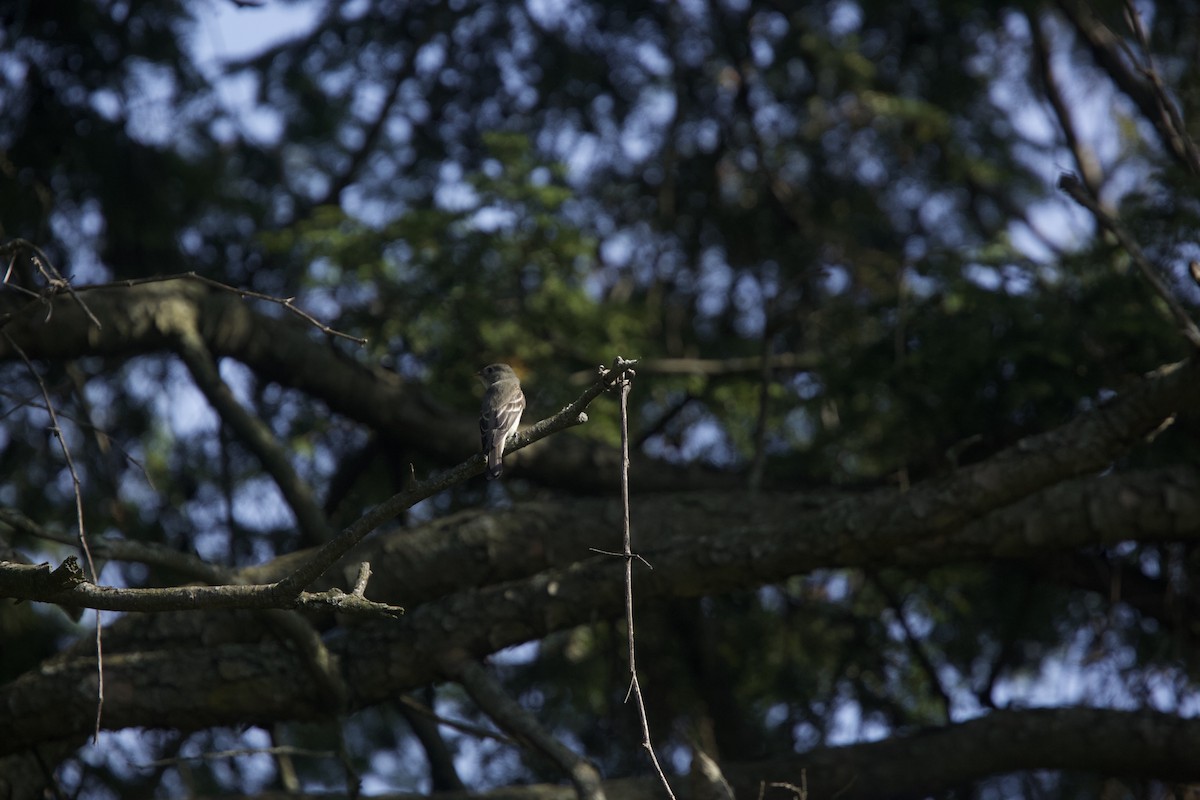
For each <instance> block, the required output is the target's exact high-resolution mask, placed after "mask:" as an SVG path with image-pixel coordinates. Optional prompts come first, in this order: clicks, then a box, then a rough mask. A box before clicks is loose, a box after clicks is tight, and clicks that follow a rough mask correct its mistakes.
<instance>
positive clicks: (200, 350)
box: [178, 331, 333, 545]
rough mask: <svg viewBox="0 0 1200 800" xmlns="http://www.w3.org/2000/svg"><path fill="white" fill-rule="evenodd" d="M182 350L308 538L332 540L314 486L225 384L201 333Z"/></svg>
mask: <svg viewBox="0 0 1200 800" xmlns="http://www.w3.org/2000/svg"><path fill="white" fill-rule="evenodd" d="M178 350H179V356H180V358H182V359H183V363H184V364H186V365H187V368H188V370H189V371H190V372H191V374H192V378H193V379H194V380H195V381H196V385H197V386H198V387H199V389H200V391H201V392H203V394H204V396H205V397H206V398H208V402H210V403H211V404H212V405H213V408H215V409H216V411H217V413H218V414H220V415H221V418H222V419H223V420H225V422H226V423H227V424H228V425H229V427H230V428H232V429H233V431H234V432H235V433H236V434H237V435H238V437H239V438H241V440H242V441H243V442H244V443H245V444H246V446H247V447H249V448H250V451H251V452H252V453H254V455H255V456H257V457H258V460H259V463H260V464H262V465H263V468H264V469H265V470H266V471H267V472H268V473H269V474H270V476H271V478H272V479H274V481H275V485H276V486H278V487H279V491H280V492H281V493H282V494H283V498H284V500H286V501H287V504H288V506H289V507H291V509H292V513H293V514H295V516H296V524H297V525H298V526H299V528H300V532H301V534H302V535H303V537H304V539H305V541H307V542H308V543H310V544H314V545H315V544H321V543H322V542H327V541H329V540H330V539H331V538H332V537H333V531H332V530H331V529H330V527H329V525H328V524H327V523H326V521H325V514H324V512H323V511H322V510H321V507H320V505H319V504H318V503H317V500H316V498H315V497H314V495H313V492H312V489H310V488H309V486H308V484H307V483H305V482H304V481H303V480H301V479H300V476H299V475H297V474H296V471H295V470H294V469H292V463H291V461H290V460H289V458H288V453H287V452H286V451H285V450H284V449H283V447H281V446H280V445H279V442H277V441H276V440H275V436H274V435H273V434H272V433H271V431H270V429H268V428H267V426H266V425H265V424H264V423H263V421H262V420H260V419H258V418H257V417H255V416H254V415H253V414H251V413H250V412H249V411H247V410H246V409H244V408H243V407H242V404H241V403H239V402H238V401H237V398H236V397H234V396H233V392H231V391H230V390H229V387H228V386H226V385H225V381H223V380H221V374H220V372H219V371H218V370H217V365H216V362H214V361H213V358H212V355H211V354H210V353H209V352H208V348H207V347H205V345H204V341H203V340H202V339H201V338H200V335H199V333H197V332H195V331H184V332H183V333H182V335H181V336H180V337H179V345H178Z"/></svg>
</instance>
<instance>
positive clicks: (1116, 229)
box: [1058, 173, 1200, 349]
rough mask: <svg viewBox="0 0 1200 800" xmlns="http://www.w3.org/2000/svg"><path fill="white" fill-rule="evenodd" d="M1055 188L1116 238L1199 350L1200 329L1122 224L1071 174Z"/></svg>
mask: <svg viewBox="0 0 1200 800" xmlns="http://www.w3.org/2000/svg"><path fill="white" fill-rule="evenodd" d="M1058 188H1059V189H1061V190H1062V191H1063V192H1065V193H1066V194H1067V195H1068V196H1069V197H1070V198H1071V199H1072V200H1074V201H1075V202H1076V203H1079V204H1080V205H1081V206H1083V207H1084V208H1086V209H1087V210H1088V211H1090V212H1092V215H1093V216H1094V217H1095V218H1096V221H1097V222H1099V223H1100V224H1101V225H1103V226H1104V227H1105V228H1108V230H1109V231H1111V232H1112V234H1113V236H1115V237H1116V238H1117V241H1118V242H1119V243H1120V245H1121V247H1123V248H1124V249H1125V252H1127V253H1128V254H1129V257H1130V258H1131V259H1133V263H1135V264H1137V267H1138V269H1139V270H1140V271H1141V273H1142V275H1143V276H1144V277H1145V278H1146V280H1147V281H1149V282H1150V285H1151V286H1152V287H1153V288H1154V291H1155V292H1156V293H1157V294H1158V296H1159V297H1160V298H1162V301H1163V302H1164V303H1166V304H1167V308H1168V309H1169V310H1170V312H1171V316H1172V317H1174V318H1175V324H1176V325H1178V326H1179V330H1180V332H1181V333H1182V334H1183V336H1184V338H1186V339H1187V340H1188V341H1189V342H1190V343H1191V344H1192V346H1193V347H1195V348H1197V349H1200V328H1197V327H1196V323H1195V322H1194V321H1193V320H1192V318H1191V317H1190V316H1188V313H1187V310H1186V309H1184V307H1183V306H1182V305H1181V304H1180V302H1179V300H1178V299H1176V297H1175V295H1174V293H1172V292H1171V290H1170V288H1168V287H1167V285H1166V284H1165V283H1163V282H1162V280H1161V279H1160V278H1159V277H1158V275H1157V274H1156V273H1155V271H1154V267H1153V266H1152V265H1151V264H1150V260H1149V259H1148V258H1146V254H1145V253H1144V252H1142V248H1141V247H1140V246H1139V245H1138V243H1137V240H1135V239H1134V238H1133V235H1132V234H1131V233H1129V231H1127V230H1126V229H1125V226H1124V225H1122V224H1121V221H1120V220H1119V219H1118V218H1117V217H1115V216H1113V215H1111V214H1109V213H1108V212H1107V211H1105V210H1104V209H1103V208H1101V206H1100V204H1099V203H1098V202H1096V200H1095V198H1093V197H1092V196H1091V194H1089V193H1088V191H1087V189H1085V188H1084V186H1083V184H1082V183H1081V182H1080V180H1079V178H1077V177H1076V176H1075V175H1072V174H1071V173H1063V174H1062V175H1061V176H1059V179H1058Z"/></svg>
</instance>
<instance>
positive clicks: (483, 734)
mask: <svg viewBox="0 0 1200 800" xmlns="http://www.w3.org/2000/svg"><path fill="white" fill-rule="evenodd" d="M399 702H400V704H401V705H403V706H404V707H405V708H408V709H409V710H411V711H413V712H415V713H417V714H420V715H421V716H423V717H428V718H429V719H431V720H433V721H434V722H436V723H437V724H438V725H444V726H446V727H447V728H452V729H454V730H456V731H458V732H459V733H465V734H467V735H468V736H474V737H475V738H477V739H491V740H493V741H496V742H499V743H500V744H505V745H510V746H512V745H516V744H517V740H516V739H513V738H512V737H511V736H506V735H505V734H503V733H498V732H497V731H493V730H490V729H488V728H482V727H480V726H478V725H472V724H471V723H469V722H462V721H461V720H457V719H450V718H449V717H443V716H442V715H440V714H438V713H437V712H436V711H434V710H433V709H432V708H430V707H429V706H427V705H425V704H424V703H420V702H418V701H416V700H414V699H413V698H411V697H409V696H408V695H401V696H400V701H399Z"/></svg>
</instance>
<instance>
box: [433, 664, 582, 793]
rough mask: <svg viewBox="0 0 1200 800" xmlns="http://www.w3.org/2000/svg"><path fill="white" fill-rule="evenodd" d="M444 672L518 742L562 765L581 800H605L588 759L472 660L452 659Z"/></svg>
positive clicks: (445, 665) (560, 766)
mask: <svg viewBox="0 0 1200 800" xmlns="http://www.w3.org/2000/svg"><path fill="white" fill-rule="evenodd" d="M443 666H444V668H445V670H446V672H447V674H448V675H450V677H452V678H453V679H454V680H456V681H458V682H459V683H460V684H462V686H463V688H464V689H466V690H467V692H468V694H470V695H471V699H473V700H474V701H475V702H476V703H477V704H478V705H479V707H480V708H481V709H483V710H484V712H485V713H487V715H488V716H489V717H491V718H492V719H493V720H495V722H496V724H497V725H499V726H500V727H501V728H502V729H503V730H506V731H508V732H509V733H510V734H512V735H513V736H514V737H515V738H516V739H517V740H518V741H520V742H521V743H522V744H524V745H525V746H526V747H529V748H531V749H533V750H535V751H537V752H539V753H541V754H542V755H544V756H546V757H547V758H549V759H550V760H551V761H553V762H554V763H555V764H557V765H558V767H559V769H561V770H562V771H563V772H564V773H566V774H567V776H568V777H569V778H570V780H571V783H572V784H574V786H575V793H576V796H577V797H579V798H580V800H604V790H603V789H602V788H601V786H600V773H599V772H598V771H597V770H596V768H595V767H594V766H592V764H591V763H589V762H588V761H587V759H585V758H583V757H581V756H579V755H578V754H576V753H575V752H574V751H572V750H571V749H570V748H569V747H567V746H566V745H564V744H563V743H562V742H560V741H558V740H557V739H555V738H554V736H553V735H552V734H551V733H550V732H549V731H547V730H546V729H545V728H544V727H542V724H541V723H540V722H538V720H537V718H536V717H535V716H533V714H531V713H529V711H527V710H525V709H524V708H522V707H521V705H520V703H518V702H517V701H516V700H514V699H512V698H511V697H509V696H508V693H507V692H505V691H504V687H503V686H501V685H500V683H499V681H497V680H496V679H494V678H493V677H492V676H491V675H489V674H488V672H487V670H485V669H484V668H483V667H482V666H480V665H479V664H478V663H477V662H475V661H474V660H472V659H470V658H468V657H461V658H453V657H452V658H448V659H447V660H446V662H445V663H444V665H443Z"/></svg>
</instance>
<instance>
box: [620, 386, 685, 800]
mask: <svg viewBox="0 0 1200 800" xmlns="http://www.w3.org/2000/svg"><path fill="white" fill-rule="evenodd" d="M633 376H634V372H633V370H632V369H627V370H626V371H625V373H624V374H623V375H622V376H621V379H620V382H619V383H618V384H617V388H618V390H619V391H620V397H621V511H622V517H621V524H622V530H621V535H622V551H621V555H622V556H623V557H624V558H625V628H626V634H627V637H628V645H629V692H628V694H627V695H626V700H628V699H629V696H632V697H633V699H634V703H635V705H636V706H637V711H638V719H639V720H640V722H641V725H642V747H643V748H644V749H645V750H646V752H647V754H649V756H650V763H651V764H653V765H654V771H655V772H657V773H658V778H659V780H660V781H662V785H663V788H664V789H666V791H667V796H668V797H670V798H671V800H675V793H674V792H673V791H671V784H670V783H669V782H668V781H667V776H666V774H665V773H663V768H662V765H661V764H659V763H658V756H657V755H656V754H655V752H654V745H653V744H652V743H651V741H650V721H649V719H647V717H646V702H645V700H644V699H643V697H642V687H641V684H639V683H638V676H637V648H636V646H635V639H634V633H633V559H634V553H633V548H632V545H633V536H632V533H631V528H630V524H629V391H630V389H631V388H632V387H633V381H632V380H631V379H632V378H633ZM639 558H640V556H639Z"/></svg>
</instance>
